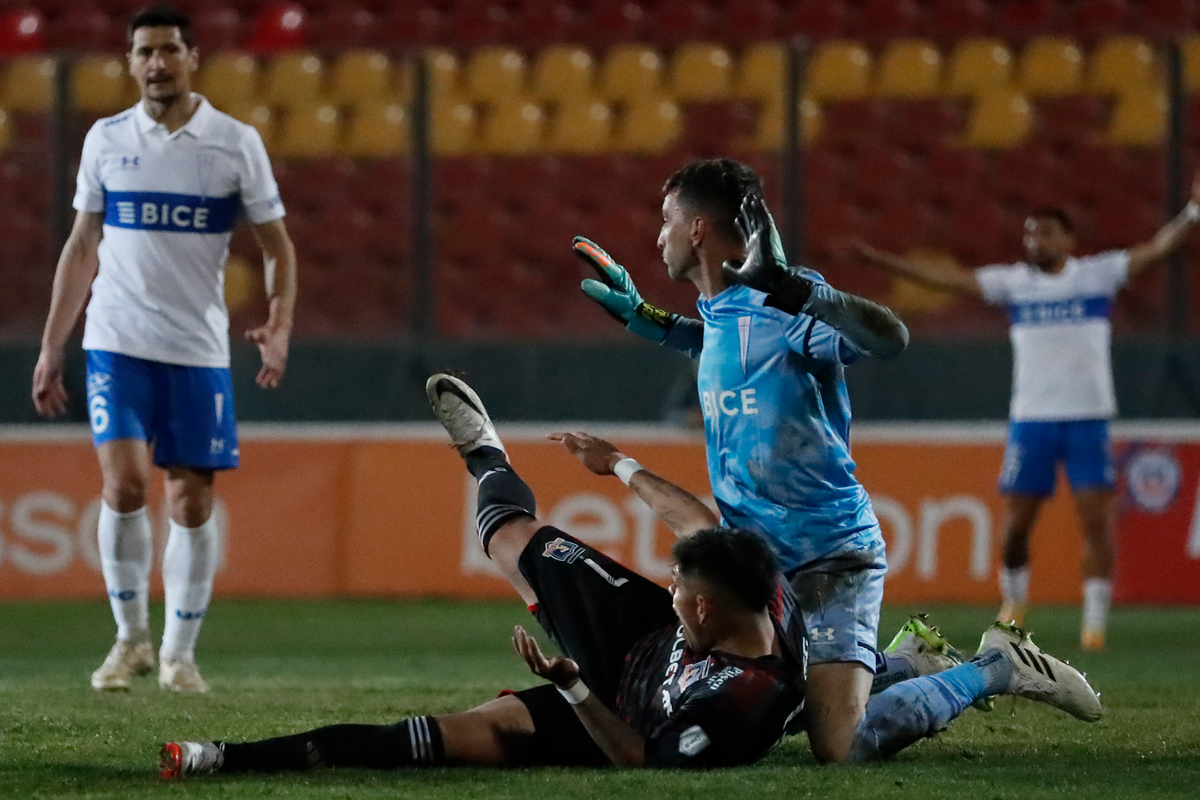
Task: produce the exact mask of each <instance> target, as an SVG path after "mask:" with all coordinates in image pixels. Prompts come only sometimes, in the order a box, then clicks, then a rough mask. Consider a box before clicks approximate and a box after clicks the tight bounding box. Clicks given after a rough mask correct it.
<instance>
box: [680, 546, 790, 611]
mask: <svg viewBox="0 0 1200 800" xmlns="http://www.w3.org/2000/svg"><path fill="white" fill-rule="evenodd" d="M671 555H672V556H673V557H674V559H675V563H676V564H677V565H678V566H679V573H680V574H681V575H683V576H684V577H699V578H701V579H703V580H706V581H709V582H710V583H712V584H714V585H716V586H717V587H719V588H720V589H723V590H725V591H726V592H728V593H729V596H730V597H731V598H733V600H734V601H735V602H737V603H738V604H739V605H741V606H742V607H744V608H745V610H747V611H762V610H764V609H765V608H766V607H767V605H768V604H769V603H770V602H771V601H772V600H773V599H774V598H775V594H776V592H777V590H778V581H779V568H778V566H777V565H776V562H775V554H774V553H773V552H772V551H771V548H770V546H769V545H768V544H767V543H766V542H764V541H763V540H762V538H761V537H759V536H757V535H755V534H753V533H750V532H749V531H744V530H740V529H738V528H723V527H720V526H715V527H712V528H704V529H703V530H699V531H696V532H695V533H693V534H692V535H691V536H685V537H684V538H682V539H680V540H679V541H677V542H675V546H674V547H672V548H671Z"/></svg>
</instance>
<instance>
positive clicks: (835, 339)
mask: <svg viewBox="0 0 1200 800" xmlns="http://www.w3.org/2000/svg"><path fill="white" fill-rule="evenodd" d="M780 313H781V314H782V312H780ZM783 334H784V337H785V338H786V339H787V343H788V346H789V347H791V348H792V350H793V351H794V352H796V353H799V354H800V355H802V356H808V357H809V358H815V359H817V360H819V361H834V362H837V363H839V364H852V363H853V362H855V361H857V360H858V359H859V358H861V357H862V355H863V354H862V353H861V352H859V350H858V349H857V348H856V347H854V345H852V344H850V342H849V340H847V339H846V337H845V336H842V334H841V333H839V332H838V331H837V330H836V329H835V328H833V327H832V326H830V325H827V324H826V323H824V322H821V321H820V320H818V319H816V318H815V317H810V316H808V315H807V314H797V315H796V316H795V317H791V318H790V319H788V320H784V329H783Z"/></svg>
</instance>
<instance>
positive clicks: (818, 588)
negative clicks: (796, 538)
mask: <svg viewBox="0 0 1200 800" xmlns="http://www.w3.org/2000/svg"><path fill="white" fill-rule="evenodd" d="M886 573H887V560H886V558H885V557H884V549H883V547H882V545H881V546H879V547H877V548H871V549H868V550H860V551H856V552H852V553H848V554H846V555H842V556H837V557H834V558H827V559H822V560H820V561H814V562H812V563H811V564H805V565H804V566H803V567H801V568H800V569H798V570H796V571H795V572H793V573H792V574H791V575H790V576H789V579H790V580H791V583H792V588H793V589H794V590H795V592H796V604H797V606H799V608H800V613H801V614H803V615H804V626H805V628H806V629H807V631H808V663H810V664H829V663H833V662H837V661H857V662H859V663H861V664H863V665H864V666H866V668H867V669H869V670H871V671H872V672H874V671H875V665H876V657H875V654H876V652H877V650H876V645H877V643H878V641H879V607H880V606H881V605H882V604H883V576H884V575H885V574H886Z"/></svg>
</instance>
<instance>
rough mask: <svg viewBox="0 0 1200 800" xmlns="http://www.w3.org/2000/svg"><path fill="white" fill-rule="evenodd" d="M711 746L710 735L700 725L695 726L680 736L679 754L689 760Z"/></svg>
mask: <svg viewBox="0 0 1200 800" xmlns="http://www.w3.org/2000/svg"><path fill="white" fill-rule="evenodd" d="M709 744H710V740H709V738H708V734H707V733H705V732H704V729H703V728H701V727H700V726H699V725H693V726H692V727H690V728H688V729H687V730H686V731H684V732H683V733H681V734H680V735H679V753H680V755H685V756H688V757H689V758H690V757H691V756H694V755H696V754H697V753H699V752H700V751H701V750H703V749H704V748H706V747H708V745H709Z"/></svg>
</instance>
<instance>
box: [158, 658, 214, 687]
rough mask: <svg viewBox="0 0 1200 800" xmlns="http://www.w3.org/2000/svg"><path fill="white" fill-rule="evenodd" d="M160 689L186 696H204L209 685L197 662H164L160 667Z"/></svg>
mask: <svg viewBox="0 0 1200 800" xmlns="http://www.w3.org/2000/svg"><path fill="white" fill-rule="evenodd" d="M158 688H160V689H169V690H170V691H172V692H181V693H185V694H204V693H205V692H207V691H208V683H207V682H206V681H205V680H204V678H203V677H201V675H200V669H199V668H198V667H197V666H196V662H195V661H179V660H174V659H172V660H171V661H164V662H162V664H160V665H159V667H158Z"/></svg>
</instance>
